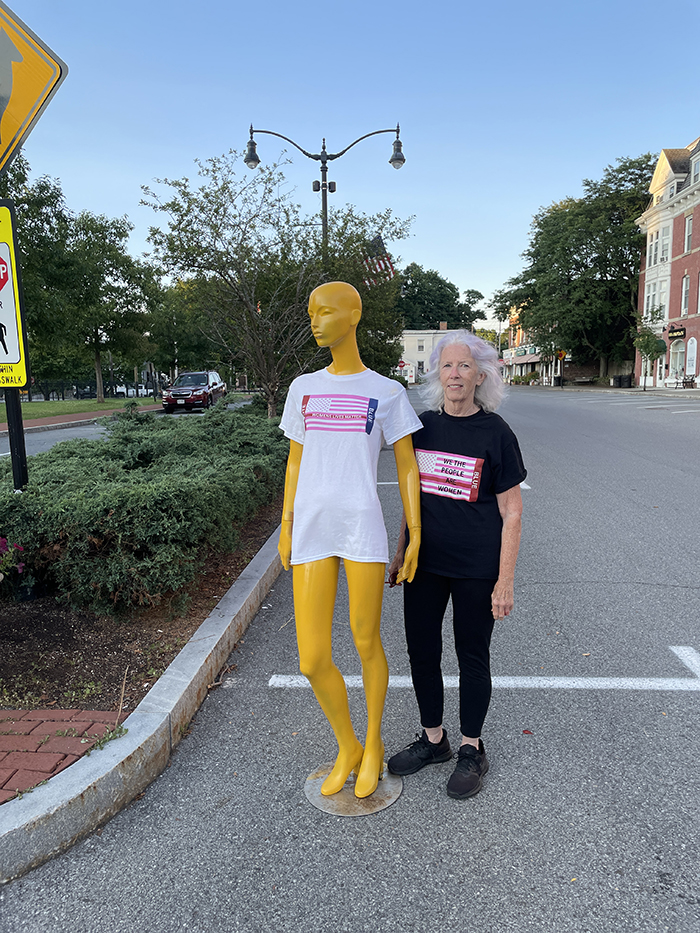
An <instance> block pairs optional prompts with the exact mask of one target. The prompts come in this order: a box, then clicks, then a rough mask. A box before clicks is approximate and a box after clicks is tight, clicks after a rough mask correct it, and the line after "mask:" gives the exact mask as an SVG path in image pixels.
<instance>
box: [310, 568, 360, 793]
mask: <svg viewBox="0 0 700 933" xmlns="http://www.w3.org/2000/svg"><path fill="white" fill-rule="evenodd" d="M339 566H340V560H339V558H337V557H327V558H326V559H325V560H317V561H312V562H311V563H308V564H295V565H294V567H293V573H294V614H295V616H296V626H297V645H298V647H299V669H300V670H301V673H302V674H304V676H305V677H307V678H308V679H309V681H310V683H311V686H312V688H313V691H314V693H315V694H316V699H317V700H318V702H319V704H320V706H321V709H322V710H323V712H324V713H325V714H326V718H327V719H328V721H329V723H330V724H331V728H332V729H333V732H334V734H335V737H336V740H337V742H338V757H337V759H336V762H335V765H334V767H333V770H332V771H331V773H330V774H329V775H328V777H327V778H326V780H325V781H324V782H323V785H322V787H321V793H322V794H324V795H326V796H328V795H330V794H336V793H337V792H338V791H339V790H340V789H341V788H342V786H343V784H344V783H345V781H346V780H347V779H348V776H349V774H350V772H351V771H352V770H353V769H355V768H357V767H358V766H359V764H360V761H361V760H362V751H363V750H362V745H361V744H360V742H359V741H358V740H357V736H356V735H355V730H354V729H353V727H352V722H351V720H350V710H349V709H348V694H347V690H346V687H345V681H344V680H343V676H342V674H341V673H340V671H339V670H338V668H337V667H336V666H335V664H334V663H333V658H332V650H331V630H332V625H333V607H334V606H335V595H336V590H337V588H338V568H339Z"/></svg>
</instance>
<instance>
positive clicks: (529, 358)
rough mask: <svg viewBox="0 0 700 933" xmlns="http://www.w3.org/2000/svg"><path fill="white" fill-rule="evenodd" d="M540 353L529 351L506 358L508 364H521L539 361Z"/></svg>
mask: <svg viewBox="0 0 700 933" xmlns="http://www.w3.org/2000/svg"><path fill="white" fill-rule="evenodd" d="M539 361H540V355H539V353H527V354H526V355H525V356H514V357H512V358H511V359H509V360H506V366H519V365H520V363H539Z"/></svg>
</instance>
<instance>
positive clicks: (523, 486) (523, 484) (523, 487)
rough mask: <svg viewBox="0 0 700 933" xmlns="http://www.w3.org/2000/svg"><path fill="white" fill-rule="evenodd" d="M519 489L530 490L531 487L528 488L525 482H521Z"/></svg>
mask: <svg viewBox="0 0 700 933" xmlns="http://www.w3.org/2000/svg"><path fill="white" fill-rule="evenodd" d="M520 488H521V489H532V486H528V484H527V483H526V482H524V481H523V482H522V483H521V484H520Z"/></svg>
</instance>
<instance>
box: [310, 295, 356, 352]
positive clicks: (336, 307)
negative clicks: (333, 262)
mask: <svg viewBox="0 0 700 933" xmlns="http://www.w3.org/2000/svg"><path fill="white" fill-rule="evenodd" d="M309 317H310V318H311V331H312V333H313V335H314V339H315V340H316V343H317V344H318V345H319V347H334V346H337V344H338V343H340V342H341V341H342V340H344V339H345V338H346V337H347V336H348V334H352V335H353V336H354V334H355V331H356V330H357V325H358V322H359V320H360V318H361V317H362V299H361V298H360V296H359V293H358V292H357V289H355V288H353V286H352V285H348V284H347V282H327V283H326V284H325V285H319V286H318V288H315V289H314V290H313V291H312V292H311V296H310V297H309Z"/></svg>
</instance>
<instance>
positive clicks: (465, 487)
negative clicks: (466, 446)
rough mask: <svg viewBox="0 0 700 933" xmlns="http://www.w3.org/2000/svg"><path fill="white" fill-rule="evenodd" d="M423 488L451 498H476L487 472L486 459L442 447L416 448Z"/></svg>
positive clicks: (466, 499)
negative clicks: (437, 448)
mask: <svg viewBox="0 0 700 933" xmlns="http://www.w3.org/2000/svg"><path fill="white" fill-rule="evenodd" d="M416 461H417V463H418V471H419V473H420V488H421V492H429V493H432V495H434V496H447V497H448V498H449V499H464V500H465V501H467V502H476V500H477V499H478V498H479V483H480V482H481V474H482V472H483V467H484V461H483V459H475V458H474V457H464V456H462V455H461V454H449V453H443V452H442V451H440V450H416Z"/></svg>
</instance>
